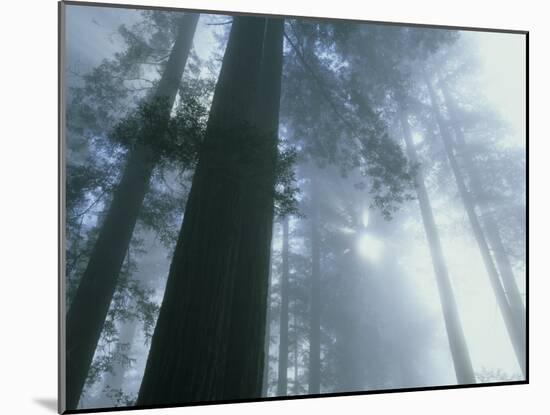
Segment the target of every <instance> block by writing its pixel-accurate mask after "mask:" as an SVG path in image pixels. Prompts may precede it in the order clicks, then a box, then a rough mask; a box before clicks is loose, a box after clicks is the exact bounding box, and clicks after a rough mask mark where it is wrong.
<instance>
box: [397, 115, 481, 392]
mask: <svg viewBox="0 0 550 415" xmlns="http://www.w3.org/2000/svg"><path fill="white" fill-rule="evenodd" d="M399 115H400V121H401V128H402V131H403V139H404V141H405V145H406V148H407V155H408V157H409V160H410V161H411V163H413V164H417V163H418V156H417V154H416V149H415V147H414V144H413V141H412V135H411V131H410V127H409V120H408V115H407V113H406V112H405V111H404V110H403V109H401V110H400V113H399ZM414 181H415V188H416V194H417V196H418V203H419V205H420V213H421V215H422V222H423V224H424V230H425V232H426V238H427V239H428V244H429V246H430V254H431V257H432V265H433V268H434V272H435V277H436V281H437V288H438V291H439V299H440V302H441V308H442V310H443V318H444V320H445V328H446V331H447V339H448V341H449V347H450V350H451V356H452V358H453V365H454V369H455V375H456V380H457V382H458V383H460V384H472V383H476V379H475V374H474V369H473V367H472V362H471V359H470V353H469V351H468V345H467V343H466V339H465V337H464V331H463V329H462V323H461V321H460V315H459V313H458V307H457V304H456V299H455V296H454V292H453V287H452V284H451V280H450V277H449V271H448V269H447V264H446V261H445V257H444V255H443V249H442V247H441V241H440V239H439V232H438V230H437V225H436V223H435V219H434V215H433V211H432V207H431V203H430V198H429V196H428V191H427V190H426V185H425V183H424V174H423V172H422V170H421V168H420V166H419V169H418V172H417V174H416V177H415V179H414Z"/></svg>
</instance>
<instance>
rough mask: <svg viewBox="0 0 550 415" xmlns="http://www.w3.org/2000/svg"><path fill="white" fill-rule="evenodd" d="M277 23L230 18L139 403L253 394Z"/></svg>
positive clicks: (277, 77)
mask: <svg viewBox="0 0 550 415" xmlns="http://www.w3.org/2000/svg"><path fill="white" fill-rule="evenodd" d="M282 30H283V20H282V19H269V24H267V25H266V19H264V18H259V17H248V16H242V17H240V16H239V17H235V18H234V23H233V27H232V29H231V33H230V36H229V42H228V45H227V49H226V52H225V56H224V59H223V64H222V69H221V72H220V77H219V80H218V84H217V86H216V91H215V94H214V99H213V102H212V108H211V111H210V117H209V121H208V126H207V131H206V136H205V139H204V142H203V145H202V148H201V151H200V156H199V162H198V165H197V169H196V172H195V175H194V177H193V184H192V187H191V191H190V194H189V199H188V202H187V206H186V209H185V217H184V219H183V224H182V228H181V231H180V234H179V238H178V243H177V245H176V250H175V252H174V257H173V259H172V264H171V267H170V272H169V276H168V282H167V286H166V290H165V295H164V300H163V303H162V306H161V310H160V314H159V318H158V322H157V325H156V327H155V333H154V335H153V338H152V342H151V350H150V352H149V357H148V360H147V365H146V368H145V373H144V376H143V380H142V384H141V389H140V392H139V396H138V400H137V404H138V405H151V404H161V403H167V402H169V403H171V404H177V403H185V402H197V401H211V400H223V399H242V398H257V397H260V396H261V389H262V375H263V363H264V347H263V344H264V336H265V317H266V302H267V282H268V275H269V251H270V243H271V233H272V226H273V195H274V180H275V179H274V175H275V162H276V157H277V156H276V151H277V128H278V115H279V99H280V82H281V71H282V43H283V41H282V36H283V31H282ZM264 38H265V41H264Z"/></svg>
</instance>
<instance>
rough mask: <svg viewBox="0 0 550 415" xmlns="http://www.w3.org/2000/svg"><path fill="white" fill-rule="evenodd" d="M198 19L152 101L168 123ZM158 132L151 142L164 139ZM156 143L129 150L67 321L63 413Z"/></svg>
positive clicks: (191, 21) (89, 353)
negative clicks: (64, 402)
mask: <svg viewBox="0 0 550 415" xmlns="http://www.w3.org/2000/svg"><path fill="white" fill-rule="evenodd" d="M198 18H199V15H198V14H185V15H184V16H183V17H182V18H181V19H180V21H179V24H178V32H177V36H176V41H175V43H174V46H173V48H172V52H171V54H170V57H169V59H168V63H167V65H166V68H165V70H164V73H163V75H162V77H161V79H160V81H159V84H158V87H157V89H156V91H155V94H154V95H153V97H152V98H153V99H155V100H158V101H159V102H162V104H163V105H165V108H161V112H164V114H165V118H166V121H167V120H168V117H169V115H170V110H171V108H172V106H173V103H174V100H175V96H176V94H177V91H178V87H179V85H180V82H181V77H182V74H183V70H184V67H185V64H186V61H187V57H188V55H189V50H190V48H191V43H192V40H193V34H194V32H195V28H196V25H197V21H198ZM163 128H165V126H163V125H162V123H161V124H160V125H159V126H158V129H157V131H156V132H155V136H156V137H158V136H159V135H162V134H163ZM154 138H155V137H140V139H139V140H138V142H137V144H136V145H135V147H134V148H133V149H132V150H130V153H129V155H128V159H127V161H126V166H125V168H124V171H123V174H122V179H121V181H120V183H119V185H118V187H117V189H116V191H115V193H114V196H113V201H112V203H111V205H110V206H109V209H108V211H107V212H106V215H105V218H104V221H103V224H102V226H101V230H100V233H99V236H98V239H97V241H96V243H95V246H94V248H93V250H92V253H91V256H90V260H89V262H88V265H87V268H86V270H85V272H84V274H83V275H82V279H81V281H80V284H79V287H78V289H77V291H76V294H75V297H74V299H73V301H72V303H71V306H70V309H69V311H68V313H67V319H66V336H67V339H66V351H67V360H66V363H67V370H66V383H67V402H66V404H67V409H76V408H77V405H78V401H79V399H80V395H81V394H82V389H83V388H84V384H85V381H86V377H87V375H88V370H89V368H90V365H91V363H92V358H93V355H94V352H95V349H96V347H97V343H98V341H99V337H100V335H101V331H102V329H103V324H104V322H105V318H106V316H107V312H108V310H109V305H110V303H111V300H112V298H113V294H114V292H115V289H116V286H117V281H118V276H119V273H120V269H121V267H122V263H123V261H124V257H125V255H126V251H127V250H128V245H129V243H130V239H131V236H132V233H133V231H134V227H135V224H136V221H137V217H138V214H139V211H140V209H141V205H142V203H143V199H144V197H145V193H146V192H147V189H148V187H149V181H150V179H151V174H152V172H153V168H154V166H155V164H156V162H157V159H158V155H157V154H156V152H155V150H154V149H153V146H151V145H150V144H149V143H151V142H152V141H153V140H154Z"/></svg>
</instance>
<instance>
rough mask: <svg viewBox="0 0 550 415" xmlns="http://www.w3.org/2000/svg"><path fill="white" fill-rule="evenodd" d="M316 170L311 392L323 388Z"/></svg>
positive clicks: (310, 368) (312, 246)
mask: <svg viewBox="0 0 550 415" xmlns="http://www.w3.org/2000/svg"><path fill="white" fill-rule="evenodd" d="M313 175H315V170H314V171H313V173H312V180H311V209H310V214H311V292H310V324H309V329H310V332H309V394H318V393H320V390H321V254H320V240H319V206H318V203H319V199H318V194H317V192H318V189H317V185H316V183H315V180H316V179H315V177H313Z"/></svg>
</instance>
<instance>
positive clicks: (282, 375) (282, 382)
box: [277, 217, 288, 396]
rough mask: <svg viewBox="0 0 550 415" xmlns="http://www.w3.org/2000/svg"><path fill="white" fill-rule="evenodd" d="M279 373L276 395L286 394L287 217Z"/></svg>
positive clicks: (283, 264) (285, 219) (280, 321)
mask: <svg viewBox="0 0 550 415" xmlns="http://www.w3.org/2000/svg"><path fill="white" fill-rule="evenodd" d="M279 329H280V331H279V371H278V372H277V375H278V379H277V395H278V396H285V395H286V394H287V384H288V376H287V371H288V217H285V218H284V219H283V252H282V273H281V316H280V319H279Z"/></svg>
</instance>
